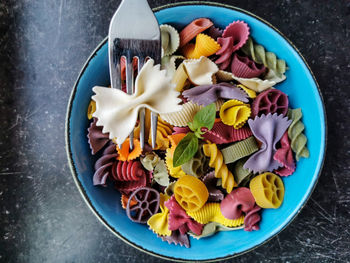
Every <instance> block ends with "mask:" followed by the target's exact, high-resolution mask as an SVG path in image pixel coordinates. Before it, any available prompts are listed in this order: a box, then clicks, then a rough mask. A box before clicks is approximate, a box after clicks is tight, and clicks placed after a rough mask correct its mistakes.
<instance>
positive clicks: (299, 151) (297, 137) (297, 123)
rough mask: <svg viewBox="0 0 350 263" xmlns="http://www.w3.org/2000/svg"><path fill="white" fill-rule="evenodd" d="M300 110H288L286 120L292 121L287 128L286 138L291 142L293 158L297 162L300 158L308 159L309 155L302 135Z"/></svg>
mask: <svg viewBox="0 0 350 263" xmlns="http://www.w3.org/2000/svg"><path fill="white" fill-rule="evenodd" d="M302 116H303V114H302V113H301V109H300V108H299V109H293V110H291V109H289V110H288V118H289V119H290V120H292V124H291V125H290V126H289V128H288V137H289V139H290V140H291V147H292V150H293V152H295V157H296V159H297V161H299V159H300V157H304V158H308V157H309V155H310V153H309V150H308V149H307V148H306V142H307V138H306V136H305V135H304V134H303V131H304V129H305V126H304V124H303V123H302V122H301V117H302Z"/></svg>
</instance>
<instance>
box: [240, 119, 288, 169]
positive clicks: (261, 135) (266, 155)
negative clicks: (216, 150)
mask: <svg viewBox="0 0 350 263" xmlns="http://www.w3.org/2000/svg"><path fill="white" fill-rule="evenodd" d="M291 122H292V121H291V120H288V118H287V117H283V115H277V113H275V114H273V115H271V113H269V114H268V115H265V114H263V115H261V116H260V117H255V119H254V120H252V119H250V120H248V124H249V127H250V129H251V130H252V132H253V135H254V136H255V137H256V139H258V140H259V141H260V142H261V143H262V145H261V148H260V150H259V151H257V152H256V153H254V154H253V155H252V156H251V157H250V158H249V159H248V160H247V161H246V163H245V164H244V166H243V167H244V168H245V169H249V170H250V171H252V172H254V173H260V172H265V171H268V172H272V171H273V170H275V169H278V168H279V167H280V166H281V164H280V163H279V162H278V161H276V160H275V159H274V158H273V156H274V155H275V153H276V143H277V142H278V141H279V140H280V139H281V138H282V136H283V134H284V132H285V131H286V130H287V128H288V127H289V125H290V124H291Z"/></svg>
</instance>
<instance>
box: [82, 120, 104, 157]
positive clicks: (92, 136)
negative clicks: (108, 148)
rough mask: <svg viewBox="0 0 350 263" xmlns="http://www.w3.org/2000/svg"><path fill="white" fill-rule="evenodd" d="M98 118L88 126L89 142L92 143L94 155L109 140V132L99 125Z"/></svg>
mask: <svg viewBox="0 0 350 263" xmlns="http://www.w3.org/2000/svg"><path fill="white" fill-rule="evenodd" d="M96 123H97V119H96V118H94V119H93V122H91V124H90V127H89V128H88V135H87V137H88V143H89V145H90V149H91V153H92V154H93V155H94V154H96V153H97V152H99V151H100V150H101V149H102V148H103V147H104V146H105V145H106V144H107V143H108V142H110V140H109V134H108V133H103V132H102V127H101V126H97V125H96Z"/></svg>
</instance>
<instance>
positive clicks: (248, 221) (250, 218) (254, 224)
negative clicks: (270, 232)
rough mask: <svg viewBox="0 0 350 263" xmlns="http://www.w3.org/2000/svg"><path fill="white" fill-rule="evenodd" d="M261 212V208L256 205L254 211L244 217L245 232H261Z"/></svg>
mask: <svg viewBox="0 0 350 263" xmlns="http://www.w3.org/2000/svg"><path fill="white" fill-rule="evenodd" d="M260 210H261V207H259V206H258V205H255V206H254V207H253V208H252V210H250V211H249V212H247V214H246V215H245V217H244V231H252V230H259V222H260V220H261V216H260V215H259V212H260Z"/></svg>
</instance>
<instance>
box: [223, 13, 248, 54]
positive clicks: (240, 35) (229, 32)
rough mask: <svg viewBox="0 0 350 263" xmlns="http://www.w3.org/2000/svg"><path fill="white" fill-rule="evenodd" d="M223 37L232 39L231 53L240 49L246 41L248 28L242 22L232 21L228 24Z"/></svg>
mask: <svg viewBox="0 0 350 263" xmlns="http://www.w3.org/2000/svg"><path fill="white" fill-rule="evenodd" d="M222 36H223V37H232V39H233V50H232V51H233V52H234V51H236V50H238V49H240V48H241V47H242V46H243V45H244V44H245V43H246V42H247V40H248V36H249V27H248V25H247V24H246V23H244V22H243V21H239V20H238V21H234V22H232V23H231V24H229V25H228V26H227V27H226V28H225V30H224V32H223V33H222Z"/></svg>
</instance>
